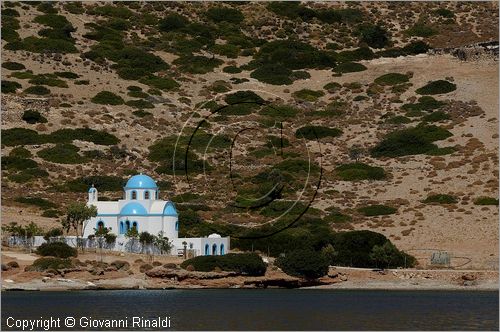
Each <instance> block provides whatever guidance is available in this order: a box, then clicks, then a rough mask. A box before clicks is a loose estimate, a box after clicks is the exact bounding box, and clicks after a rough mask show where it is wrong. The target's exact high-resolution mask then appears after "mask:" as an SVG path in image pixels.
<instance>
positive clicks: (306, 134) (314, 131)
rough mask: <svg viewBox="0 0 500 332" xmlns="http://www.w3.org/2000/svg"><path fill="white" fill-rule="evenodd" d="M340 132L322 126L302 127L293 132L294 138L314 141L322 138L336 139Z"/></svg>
mask: <svg viewBox="0 0 500 332" xmlns="http://www.w3.org/2000/svg"><path fill="white" fill-rule="evenodd" d="M340 135H342V130H340V129H338V128H330V127H324V126H304V127H301V128H299V129H297V130H296V131H295V137H297V138H305V139H308V140H316V139H319V138H324V137H338V136H340Z"/></svg>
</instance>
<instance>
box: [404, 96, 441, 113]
mask: <svg viewBox="0 0 500 332" xmlns="http://www.w3.org/2000/svg"><path fill="white" fill-rule="evenodd" d="M444 105H446V103H445V102H443V101H439V100H436V99H434V98H433V97H431V96H422V97H420V98H419V99H418V103H414V104H404V105H403V106H401V108H402V109H403V110H406V111H432V110H435V109H438V108H440V107H442V106H444Z"/></svg>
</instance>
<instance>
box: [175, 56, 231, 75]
mask: <svg viewBox="0 0 500 332" xmlns="http://www.w3.org/2000/svg"><path fill="white" fill-rule="evenodd" d="M173 63H174V64H175V65H177V66H178V68H179V69H180V70H181V71H183V72H186V73H190V74H206V73H209V72H211V71H213V70H214V68H216V67H219V66H220V65H221V64H223V63H224V61H222V60H220V59H217V58H207V57H204V56H201V55H183V56H181V57H179V58H177V59H175V60H174V62H173Z"/></svg>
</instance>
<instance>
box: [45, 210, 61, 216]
mask: <svg viewBox="0 0 500 332" xmlns="http://www.w3.org/2000/svg"><path fill="white" fill-rule="evenodd" d="M60 215H61V213H60V212H59V211H57V210H53V209H51V210H45V211H43V212H42V217H45V218H58V217H59V216H60Z"/></svg>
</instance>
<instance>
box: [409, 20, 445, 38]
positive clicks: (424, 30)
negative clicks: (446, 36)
mask: <svg viewBox="0 0 500 332" xmlns="http://www.w3.org/2000/svg"><path fill="white" fill-rule="evenodd" d="M405 33H406V34H407V35H408V36H417V37H430V36H433V35H435V34H436V33H437V31H436V30H435V29H433V28H432V27H430V26H428V25H426V24H424V23H422V22H418V23H416V24H415V25H414V26H412V27H411V28H409V29H407V30H406V31H405Z"/></svg>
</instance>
